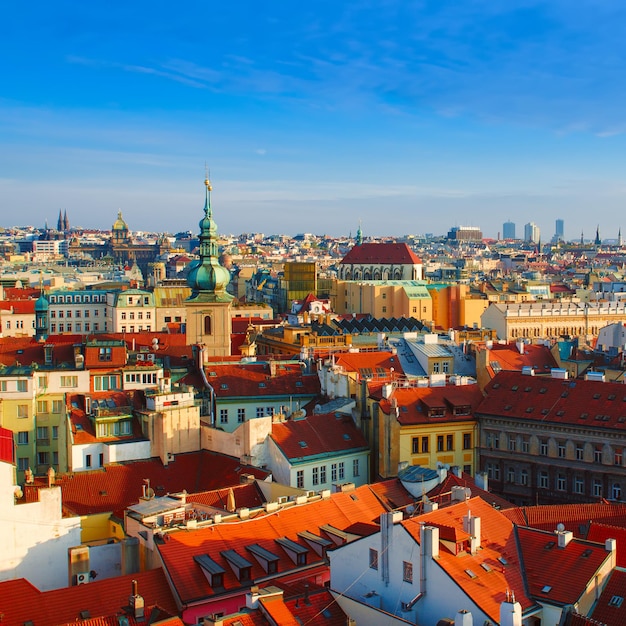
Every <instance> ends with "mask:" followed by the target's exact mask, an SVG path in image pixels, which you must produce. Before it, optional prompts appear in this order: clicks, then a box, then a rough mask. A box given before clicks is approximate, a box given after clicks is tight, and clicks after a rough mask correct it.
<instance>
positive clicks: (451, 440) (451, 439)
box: [446, 435, 454, 451]
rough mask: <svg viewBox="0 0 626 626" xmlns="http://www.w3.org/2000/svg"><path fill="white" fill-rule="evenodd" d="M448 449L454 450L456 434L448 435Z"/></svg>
mask: <svg viewBox="0 0 626 626" xmlns="http://www.w3.org/2000/svg"><path fill="white" fill-rule="evenodd" d="M446 450H448V451H451V450H454V435H446Z"/></svg>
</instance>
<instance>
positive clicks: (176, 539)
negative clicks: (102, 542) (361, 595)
mask: <svg viewBox="0 0 626 626" xmlns="http://www.w3.org/2000/svg"><path fill="white" fill-rule="evenodd" d="M383 511H384V507H383V506H382V504H381V503H380V502H379V501H378V500H377V499H376V497H375V496H374V495H373V494H372V492H371V491H370V490H369V488H368V487H367V486H364V487H359V488H357V489H355V490H354V491H351V492H349V493H334V494H332V495H331V496H330V497H329V498H326V499H320V500H317V501H313V502H308V503H306V504H302V505H294V506H292V507H290V508H285V509H281V510H279V511H277V512H275V513H272V514H269V515H264V516H261V517H256V518H254V519H250V520H247V521H242V522H239V523H229V524H215V525H212V526H209V527H207V528H202V529H198V530H193V531H184V532H182V531H181V532H174V533H171V534H169V535H168V540H167V541H165V542H163V543H160V544H157V548H158V550H159V552H160V554H161V558H162V560H163V563H164V565H165V568H166V570H167V573H168V576H169V578H170V580H171V581H172V584H173V586H174V588H175V589H176V592H177V593H178V595H179V596H180V599H181V601H182V602H183V603H185V602H190V601H192V600H194V601H200V600H201V599H206V600H207V601H209V600H210V599H211V598H212V597H213V596H215V595H219V594H222V593H226V594H231V593H233V592H238V591H240V590H241V591H242V592H243V590H245V589H247V587H248V586H249V584H250V582H249V581H248V582H240V581H239V580H238V579H237V578H236V576H235V574H234V573H233V570H232V569H231V567H230V565H229V564H228V562H227V561H226V559H225V558H224V557H223V556H222V555H221V553H222V552H224V551H225V550H235V551H236V552H237V553H238V554H239V555H241V556H244V555H246V558H248V560H249V561H251V562H252V570H251V575H250V579H251V580H252V581H254V580H255V579H258V578H263V577H265V576H267V573H266V571H265V570H264V569H263V567H261V565H260V564H259V563H258V562H257V560H256V559H255V558H254V557H252V556H250V555H249V553H248V552H247V550H246V546H248V545H250V544H258V545H259V546H261V547H262V548H264V549H265V550H269V551H270V552H272V553H273V554H275V555H276V556H278V557H279V558H278V561H277V571H278V574H279V577H280V575H281V574H286V573H290V572H292V571H293V570H294V569H295V568H296V567H297V566H296V565H295V564H294V562H293V561H292V560H291V558H290V557H289V556H288V555H287V552H286V550H285V548H283V547H282V546H281V545H280V544H279V543H277V541H276V540H277V539H281V538H287V539H289V540H290V541H293V542H296V543H298V544H299V545H300V546H302V548H306V549H308V555H307V557H308V558H307V564H308V565H309V566H311V568H315V567H316V566H319V567H320V568H321V570H325V569H326V568H327V567H328V566H327V564H326V561H325V560H324V559H322V557H320V556H318V555H317V553H316V552H315V551H314V550H312V549H311V548H310V546H309V544H308V543H307V542H306V541H305V540H304V539H302V538H301V537H299V536H298V533H299V532H301V531H305V530H308V531H311V532H313V533H315V534H317V535H320V536H325V534H324V531H323V530H321V526H323V525H324V524H330V525H332V526H334V527H336V528H339V529H341V530H344V529H346V528H348V527H350V526H352V525H353V524H355V523H357V522H375V521H377V520H378V518H379V516H380V514H381V513H382V512H383ZM206 554H209V555H210V556H211V558H212V559H213V560H214V561H215V562H216V563H217V564H218V565H219V566H220V567H221V568H222V569H223V570H224V571H225V573H224V575H223V580H222V581H221V583H222V587H220V588H216V589H213V588H211V585H210V583H209V580H208V578H207V577H206V576H205V575H204V574H203V570H202V567H201V566H200V565H199V564H198V563H197V561H196V560H195V559H194V557H198V556H202V555H206ZM300 567H301V566H300ZM312 571H315V569H312Z"/></svg>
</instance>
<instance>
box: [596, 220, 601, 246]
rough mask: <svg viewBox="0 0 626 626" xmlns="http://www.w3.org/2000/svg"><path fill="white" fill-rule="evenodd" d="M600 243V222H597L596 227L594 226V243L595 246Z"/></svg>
mask: <svg viewBox="0 0 626 626" xmlns="http://www.w3.org/2000/svg"><path fill="white" fill-rule="evenodd" d="M601 243H602V241H601V240H600V224H598V227H597V228H596V241H595V244H596V246H599V245H600V244H601Z"/></svg>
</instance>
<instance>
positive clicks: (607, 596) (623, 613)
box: [591, 569, 626, 626]
mask: <svg viewBox="0 0 626 626" xmlns="http://www.w3.org/2000/svg"><path fill="white" fill-rule="evenodd" d="M625 590H626V571H625V570H623V569H614V570H613V573H612V574H611V576H610V578H609V580H608V582H607V584H606V586H605V587H604V589H603V591H602V595H601V596H600V597H599V598H598V601H597V602H596V604H595V607H594V609H593V611H592V613H591V615H592V617H593V619H594V620H595V622H594V624H608V625H610V626H620V625H621V624H626V601H624V600H622V602H621V603H619V601H618V602H615V601H614V600H613V598H615V597H618V598H622V599H624V597H625V596H626V591H625Z"/></svg>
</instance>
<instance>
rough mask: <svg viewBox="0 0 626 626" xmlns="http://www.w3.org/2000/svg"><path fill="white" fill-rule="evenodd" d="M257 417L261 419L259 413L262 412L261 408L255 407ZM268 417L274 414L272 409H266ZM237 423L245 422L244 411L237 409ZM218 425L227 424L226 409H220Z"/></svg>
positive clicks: (243, 409) (240, 408)
mask: <svg viewBox="0 0 626 626" xmlns="http://www.w3.org/2000/svg"><path fill="white" fill-rule="evenodd" d="M256 411H257V417H263V413H261V415H259V411H261V412H262V411H263V408H262V407H257V410H256ZM267 411H268V413H267V414H268V415H273V414H274V407H271V406H268V407H267ZM237 421H238V422H239V423H240V424H241V423H243V422H245V421H246V409H245V408H243V407H239V408H238V409H237ZM220 424H228V409H220Z"/></svg>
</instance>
